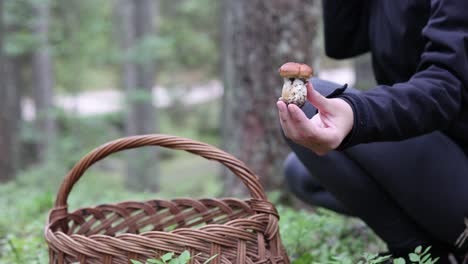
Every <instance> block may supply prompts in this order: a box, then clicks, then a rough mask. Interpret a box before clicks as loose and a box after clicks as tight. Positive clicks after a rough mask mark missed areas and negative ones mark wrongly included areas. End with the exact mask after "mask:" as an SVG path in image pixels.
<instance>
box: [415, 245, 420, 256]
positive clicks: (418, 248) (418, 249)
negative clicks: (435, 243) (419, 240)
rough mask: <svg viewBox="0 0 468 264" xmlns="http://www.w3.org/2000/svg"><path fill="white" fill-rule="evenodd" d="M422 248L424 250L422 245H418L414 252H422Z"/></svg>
mask: <svg viewBox="0 0 468 264" xmlns="http://www.w3.org/2000/svg"><path fill="white" fill-rule="evenodd" d="M421 250H422V246H418V247H416V249H415V250H414V253H416V254H421Z"/></svg>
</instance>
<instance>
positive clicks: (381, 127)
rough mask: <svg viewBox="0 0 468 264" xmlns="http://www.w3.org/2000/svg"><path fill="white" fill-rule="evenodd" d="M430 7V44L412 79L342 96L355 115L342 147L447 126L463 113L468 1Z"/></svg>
mask: <svg viewBox="0 0 468 264" xmlns="http://www.w3.org/2000/svg"><path fill="white" fill-rule="evenodd" d="M430 9H431V10H430V18H429V21H428V23H427V25H426V26H425V27H424V29H423V36H424V37H425V39H426V46H425V49H424V51H423V54H422V56H421V62H420V64H419V66H418V70H417V72H416V74H414V75H413V76H412V78H411V79H410V80H409V81H407V82H404V83H398V84H395V85H393V86H378V87H376V88H374V89H372V90H370V91H368V92H363V93H360V94H342V95H340V96H339V97H341V98H343V99H344V100H346V101H347V102H348V103H349V104H350V105H351V107H352V109H353V111H354V117H355V123H354V127H353V129H352V131H351V133H350V134H349V135H348V137H347V138H346V139H345V141H344V142H343V143H342V145H341V146H340V148H346V147H349V146H352V145H356V144H359V143H366V142H375V141H395V140H402V139H406V138H410V137H413V136H417V135H422V134H424V133H428V132H432V131H435V130H444V129H446V128H448V127H449V126H450V125H451V123H452V122H453V121H455V120H456V119H457V118H458V117H459V115H460V112H461V109H462V100H465V103H466V101H467V99H468V91H467V89H468V15H467V14H468V5H467V4H466V2H465V0H431V7H430Z"/></svg>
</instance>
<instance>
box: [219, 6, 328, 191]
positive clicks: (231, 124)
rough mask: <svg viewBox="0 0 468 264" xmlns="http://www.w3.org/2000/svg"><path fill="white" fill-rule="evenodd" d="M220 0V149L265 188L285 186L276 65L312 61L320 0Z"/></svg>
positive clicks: (230, 182) (231, 187)
mask: <svg viewBox="0 0 468 264" xmlns="http://www.w3.org/2000/svg"><path fill="white" fill-rule="evenodd" d="M223 4H224V5H223V13H224V23H223V59H222V64H223V75H224V85H225V95H224V99H223V100H224V101H223V108H224V109H223V111H224V113H223V144H224V149H225V150H226V151H228V152H229V153H231V154H233V155H235V156H236V157H237V158H239V159H241V160H242V161H244V162H245V163H247V165H248V167H249V168H251V169H252V170H253V171H254V172H255V173H257V174H258V175H259V176H260V178H261V181H262V184H263V186H264V187H265V188H266V189H267V190H271V189H277V188H283V187H282V184H283V177H282V174H283V172H282V164H283V160H284V158H285V157H286V154H287V152H288V151H289V150H288V148H287V146H286V144H285V143H284V140H283V138H282V136H281V130H280V126H279V121H278V116H277V109H276V101H277V100H278V98H279V96H280V95H281V88H282V84H283V80H282V79H281V78H280V77H279V75H278V68H279V67H280V66H281V65H282V64H283V63H285V62H287V61H296V62H303V63H307V64H309V65H311V66H312V65H315V61H316V58H318V57H319V54H318V53H316V51H317V46H316V44H317V42H316V41H315V40H316V39H315V38H316V35H317V30H318V23H319V21H318V19H319V13H320V8H319V1H315V0H308V1H304V0H270V1H262V0H236V1H230V0H225V1H224V2H223ZM225 174H229V173H227V172H226V173H225ZM226 176H228V177H227V178H226V179H225V180H226V181H225V182H226V185H225V189H226V192H227V193H228V194H236V193H239V192H240V191H239V190H240V189H241V188H239V181H238V180H237V179H234V177H233V176H232V175H226Z"/></svg>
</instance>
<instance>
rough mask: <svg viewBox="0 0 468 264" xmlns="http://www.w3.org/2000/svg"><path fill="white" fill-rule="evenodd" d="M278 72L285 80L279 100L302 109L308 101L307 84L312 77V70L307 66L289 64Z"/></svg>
mask: <svg viewBox="0 0 468 264" xmlns="http://www.w3.org/2000/svg"><path fill="white" fill-rule="evenodd" d="M278 71H279V74H280V75H281V77H283V79H284V84H283V90H282V92H281V97H280V98H279V100H281V101H283V102H285V103H286V104H295V105H297V106H299V107H302V106H303V105H304V104H305V102H306V100H307V88H306V84H307V82H308V80H309V79H310V77H312V74H313V70H312V68H311V67H310V66H308V65H306V64H300V63H296V62H287V63H285V64H283V65H282V66H281V67H280V68H279V70H278Z"/></svg>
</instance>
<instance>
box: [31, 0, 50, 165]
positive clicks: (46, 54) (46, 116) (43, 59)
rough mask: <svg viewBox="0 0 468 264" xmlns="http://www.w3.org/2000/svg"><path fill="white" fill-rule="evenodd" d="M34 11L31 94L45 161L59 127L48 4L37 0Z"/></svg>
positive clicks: (41, 151)
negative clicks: (55, 101) (57, 126)
mask: <svg viewBox="0 0 468 264" xmlns="http://www.w3.org/2000/svg"><path fill="white" fill-rule="evenodd" d="M33 11H34V14H35V17H36V19H37V21H36V23H35V26H34V29H33V31H34V34H35V36H36V40H37V43H38V45H37V48H36V50H35V51H34V52H33V55H32V85H33V86H32V94H33V99H34V104H35V108H36V129H37V132H38V134H39V141H40V142H39V144H37V147H38V151H37V153H38V154H39V155H38V156H39V159H40V160H42V161H44V160H45V159H46V158H47V156H48V155H50V154H52V147H53V144H54V140H55V138H56V124H55V119H54V113H53V107H54V103H53V97H54V92H53V87H54V78H53V70H52V59H51V55H50V46H49V38H48V34H49V17H50V16H49V4H48V2H47V1H36V2H34V4H33Z"/></svg>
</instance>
